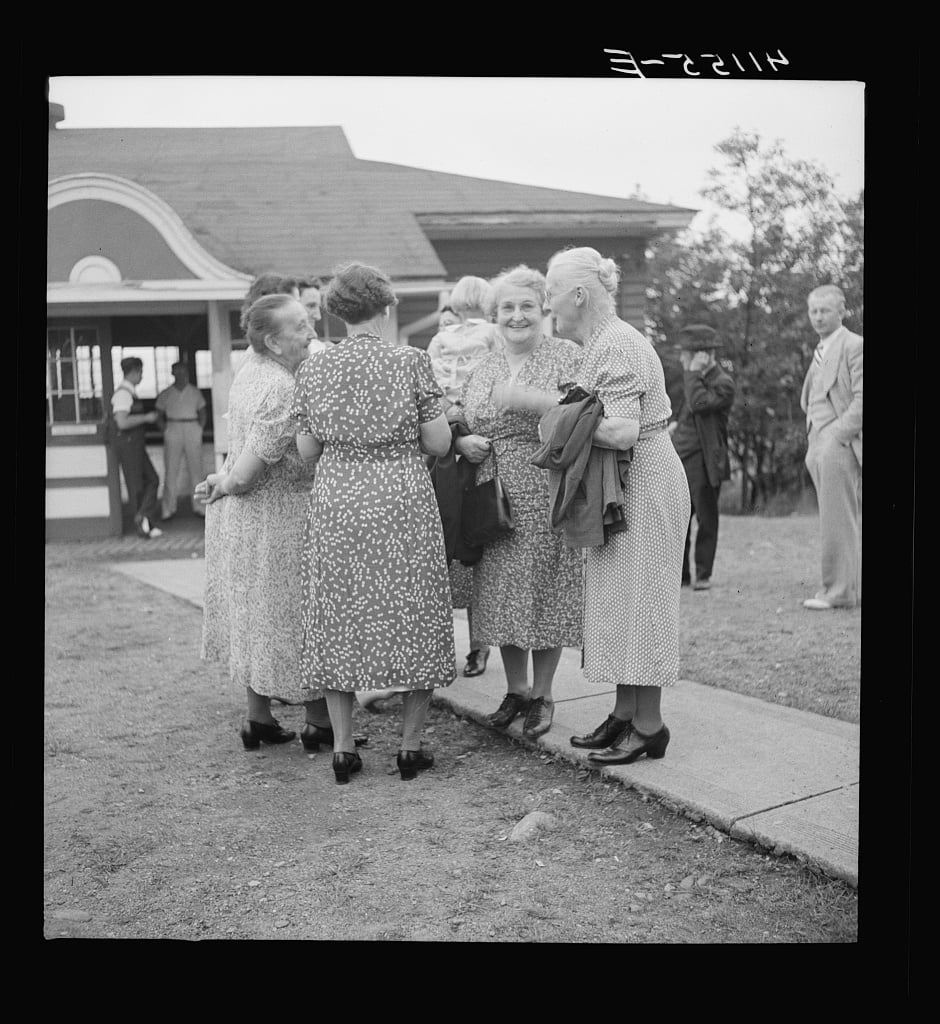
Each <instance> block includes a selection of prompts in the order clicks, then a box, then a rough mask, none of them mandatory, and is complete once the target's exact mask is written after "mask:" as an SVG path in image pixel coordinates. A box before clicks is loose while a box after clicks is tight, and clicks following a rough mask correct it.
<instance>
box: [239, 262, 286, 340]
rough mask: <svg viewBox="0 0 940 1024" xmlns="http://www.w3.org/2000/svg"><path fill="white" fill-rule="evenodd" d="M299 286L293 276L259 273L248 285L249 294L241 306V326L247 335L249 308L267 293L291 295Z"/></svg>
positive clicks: (246, 335)
mask: <svg viewBox="0 0 940 1024" xmlns="http://www.w3.org/2000/svg"><path fill="white" fill-rule="evenodd" d="M296 287H297V282H296V281H295V280H294V278H292V277H284V276H283V275H282V274H274V273H267V274H259V275H258V276H257V277H256V278H255V279H254V281H252V282H251V284H250V285H249V286H248V294H247V295H246V296H245V301H244V302H243V303H242V308H241V321H240V327H241V329H242V332H243V333H244V335H245V337H248V320H247V317H248V310H249V309H251V307H252V305H253V304H254V303H255V302H257V301H258V299H260V298H262V297H263V296H265V295H290V294H291V292H292V291H293V290H294V289H295V288H296Z"/></svg>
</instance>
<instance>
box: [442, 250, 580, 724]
mask: <svg viewBox="0 0 940 1024" xmlns="http://www.w3.org/2000/svg"><path fill="white" fill-rule="evenodd" d="M493 288H494V301H495V308H496V323H497V325H498V326H499V329H500V332H501V333H502V335H503V339H504V348H503V349H502V350H501V351H498V352H495V353H493V354H492V355H490V356H488V357H487V358H486V359H485V360H483V362H481V363H480V364H479V365H478V366H477V367H476V368H475V369H474V370H473V372H472V373H471V375H470V378H469V379H468V381H467V383H466V384H465V386H464V388H463V391H462V394H461V398H460V406H461V409H462V416H463V419H464V421H465V422H466V424H467V427H468V428H469V429H470V431H471V433H470V434H469V435H467V436H464V437H460V438H458V439H457V441H456V446H455V447H456V451H457V453H458V454H459V455H461V456H462V457H464V458H467V459H469V460H470V461H471V462H476V463H478V464H479V469H478V471H477V483H483V482H484V481H486V480H489V479H490V478H491V477H492V476H493V472H494V460H495V461H496V462H498V466H497V467H496V468H497V471H498V473H499V476H500V479H501V480H502V482H503V486H504V488H505V490H506V492H507V494H508V497H509V503H510V506H511V508H512V512H513V517H514V520H515V529H514V530H513V531H512V532H511V533H509V534H507V535H506V536H504V537H501V538H499V539H498V540H495V541H493V542H491V543H490V544H487V545H486V546H485V547H484V549H483V556H482V558H481V559H480V561H479V562H478V563H477V564H476V565H475V566H474V573H473V601H472V608H473V620H474V631H475V633H476V636H477V638H478V640H479V642H480V643H482V644H490V645H493V646H498V647H499V648H500V652H501V654H502V658H503V665H504V667H505V670H506V680H507V684H508V691H507V693H506V695H505V697H504V698H503V701H502V704H501V705H500V707H499V708H498V709H497V711H496V712H494V714H493V715H491V716H490V723H491V724H492V725H494V726H496V727H497V728H505V727H506V726H508V725H509V724H510V722H512V721H513V720H514V719H515V718H516V717H517V716H519V715H520V714H525V719H524V723H523V734H524V735H525V736H527V737H528V738H530V739H535V738H536V737H538V736H541V735H542V734H543V733H545V732H547V731H548V730H549V729H550V728H551V724H552V716H553V713H554V702H553V700H552V681H553V679H554V675H555V669H556V668H557V666H558V661H559V659H560V657H561V651H562V648H563V647H580V645H581V553H580V551H578V550H576V549H572V548H568V547H565V545H564V544H563V543H562V538H561V537H560V536H556V535H555V534H553V533H552V531H551V528H550V524H549V497H548V474H547V473H546V472H545V471H544V470H542V469H539V468H537V467H536V466H533V465H531V463H530V462H529V460H530V458H531V457H532V455H533V454H534V453H535V451H536V449H537V448H538V447H539V446H540V445H541V441H540V439H539V434H538V424H539V415H538V414H536V413H533V412H529V411H524V410H517V409H509V408H506V407H504V406H503V404H502V402H501V400H500V395H501V393H502V390H503V389H505V388H506V386H507V385H509V386H512V387H514V388H517V389H537V390H538V391H539V392H541V391H547V392H548V393H550V394H553V395H554V396H555V400H556V401H557V399H559V398H561V397H562V395H563V394H564V393H565V390H566V386H567V385H570V384H571V383H572V382H573V381H574V380H575V378H576V376H577V368H578V363H579V360H580V349H579V348H578V346H577V345H575V344H574V343H573V342H570V341H566V340H565V339H563V338H550V337H546V336H545V335H544V334H543V331H542V324H543V320H544V316H543V310H544V305H545V279H544V277H542V275H541V274H540V273H539V272H538V271H536V270H532V269H530V268H529V267H526V266H519V267H515V268H513V269H512V270H510V271H506V272H505V273H504V274H502V275H500V276H499V277H498V278H496V279H495V281H493ZM530 651H531V652H532V687H531V692H530V690H529V684H528V660H529V652H530Z"/></svg>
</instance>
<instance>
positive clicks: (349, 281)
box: [323, 263, 398, 324]
mask: <svg viewBox="0 0 940 1024" xmlns="http://www.w3.org/2000/svg"><path fill="white" fill-rule="evenodd" d="M397 303H398V299H396V298H395V292H394V290H393V289H392V282H391V281H390V280H389V278H388V275H386V274H384V273H383V272H382V271H381V270H378V269H377V268H376V267H370V266H368V265H366V264H365V263H348V264H346V265H345V266H342V267H337V269H336V271H335V272H334V274H333V277H332V279H331V280H330V283H329V285H328V287H327V289H326V294H325V295H324V296H323V304H324V306H325V307H326V311H327V312H328V313H331V314H332V315H333V316H337V317H339V318H340V320H342V321H344V322H345V323H347V324H361V323H364V322H365V321H366V320H371V319H372V318H373V317H374V316H376V315H377V314H378V313H381V312H382V310H383V309H385V307H386V306H394V305H396V304H397Z"/></svg>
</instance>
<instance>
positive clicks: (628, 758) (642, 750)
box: [588, 726, 669, 764]
mask: <svg viewBox="0 0 940 1024" xmlns="http://www.w3.org/2000/svg"><path fill="white" fill-rule="evenodd" d="M630 732H631V737H630V739H631V740H632V739H633V737H634V736H635V737H636V738H637V739H638V740H639V741H640V742H639V743H637V744H633V743H628V745H627V746H626V747H612V748H611V749H610V750H597V751H593V752H592V753H590V754H588V760H589V761H590V762H591V764H633V762H634V761H635V760H636V759H637V758H638V757H642V756H643V754H646V756H647V757H652V758H654V759H655V758H660V757H662V756H663V755H664V754H665V753H666V747H667V746H668V745H669V730H668V729H667V728H666V726H663V727H662V729H660V730H659V732H654V733H653V735H652V736H646V735H644V734H643V733H641V732H640V731H639V730H638V729H631V730H630Z"/></svg>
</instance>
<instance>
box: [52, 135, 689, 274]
mask: <svg viewBox="0 0 940 1024" xmlns="http://www.w3.org/2000/svg"><path fill="white" fill-rule="evenodd" d="M78 172H99V173H105V174H113V175H118V176H120V177H123V178H127V179H129V180H131V181H134V182H137V183H138V184H140V185H142V186H144V187H145V188H147V189H149V190H150V191H152V192H154V193H155V194H156V195H158V196H159V197H160V198H161V199H163V200H164V201H165V202H166V203H168V204H169V205H170V206H171V207H172V208H173V210H175V211H176V213H177V214H178V215H179V217H180V218H181V219H182V220H183V222H184V223H185V224H186V226H187V228H188V229H189V231H190V232H191V233H192V234H193V236H194V237H195V238H196V239H197V240H198V241H199V243H200V244H201V245H202V246H204V247H205V248H206V249H207V250H208V251H209V252H211V253H212V254H213V255H214V256H215V257H216V258H217V259H219V260H221V261H222V262H223V263H225V264H227V265H228V266H230V267H233V268H236V269H238V270H240V271H242V272H244V273H248V274H256V273H259V272H261V271H264V270H270V269H277V270H283V271H284V272H307V273H327V272H328V271H329V270H330V268H331V267H333V266H334V265H335V264H336V263H337V262H339V261H341V260H344V259H350V258H357V259H363V260H366V261H368V262H373V263H376V264H378V265H379V266H382V267H383V268H384V269H385V270H387V271H388V272H389V273H390V274H391V275H392V276H393V277H399V278H403V277H408V278H412V279H414V278H422V277H427V278H439V277H441V276H442V275H444V274H445V268H444V267H443V265H442V264H441V261H440V259H439V258H438V256H437V254H436V252H435V250H434V246H433V244H432V242H431V239H432V238H434V237H443V236H445V235H446V233H447V232H448V231H454V232H457V233H461V234H471V233H473V232H474V231H476V232H482V233H485V234H489V235H492V236H494V237H496V236H498V233H499V231H500V226H501V225H502V226H503V227H504V228H505V227H507V225H508V226H509V228H511V230H513V231H515V232H516V233H518V232H519V231H524V230H526V225H528V226H529V228H530V229H533V230H535V232H536V233H539V234H541V233H544V228H545V225H546V224H547V223H550V222H553V218H554V222H555V223H557V222H558V218H562V219H565V218H574V219H573V220H571V223H572V224H581V223H588V222H590V223H601V222H604V223H608V224H613V225H615V226H616V229H617V230H618V231H620V232H622V233H631V231H630V228H631V225H632V226H633V227H634V228H635V229H637V230H642V231H644V232H646V233H647V234H649V233H651V232H652V231H653V230H656V227H655V225H656V224H657V223H658V224H659V228H658V229H659V230H662V229H663V228H665V227H669V226H673V227H678V226H684V225H685V224H687V223H688V221H689V220H690V219H691V216H692V214H693V213H694V211H692V210H687V209H684V208H682V207H672V206H664V205H661V204H656V203H648V202H643V201H640V200H634V199H617V198H612V197H606V196H596V195H590V194H586V193H578V192H567V191H564V190H560V189H548V188H542V187H537V186H531V185H519V184H513V183H511V182H501V181H491V180H488V179H484V178H473V177H469V176H464V175H458V174H448V173H444V172H440V171H429V170H423V169H421V168H416V167H408V166H405V165H401V164H391V163H382V162H377V161H369V160H359V159H357V158H356V157H355V156H354V154H353V152H352V150H351V149H350V147H349V143H348V141H347V139H346V136H345V134H344V133H343V130H342V128H340V127H337V126H330V127H316V128H128V129H118V128H108V129H97V128H96V129H54V130H52V131H50V133H49V177H50V178H56V177H59V176H62V175H66V174H74V173H78ZM585 218H587V220H586V221H585Z"/></svg>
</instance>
